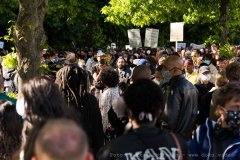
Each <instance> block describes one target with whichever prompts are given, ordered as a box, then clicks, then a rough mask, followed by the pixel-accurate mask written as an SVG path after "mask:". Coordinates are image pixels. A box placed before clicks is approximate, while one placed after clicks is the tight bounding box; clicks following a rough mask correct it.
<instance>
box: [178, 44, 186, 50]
mask: <svg viewBox="0 0 240 160" xmlns="http://www.w3.org/2000/svg"><path fill="white" fill-rule="evenodd" d="M186 45H187V44H186V43H178V44H177V48H178V49H181V48H186Z"/></svg>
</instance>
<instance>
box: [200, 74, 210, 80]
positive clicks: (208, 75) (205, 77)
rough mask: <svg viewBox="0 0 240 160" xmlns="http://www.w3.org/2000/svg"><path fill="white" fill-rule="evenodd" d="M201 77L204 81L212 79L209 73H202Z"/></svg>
mask: <svg viewBox="0 0 240 160" xmlns="http://www.w3.org/2000/svg"><path fill="white" fill-rule="evenodd" d="M200 79H201V80H202V81H210V79H211V75H210V74H207V75H204V74H201V75H200Z"/></svg>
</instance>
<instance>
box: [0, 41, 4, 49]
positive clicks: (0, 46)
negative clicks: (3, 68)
mask: <svg viewBox="0 0 240 160" xmlns="http://www.w3.org/2000/svg"><path fill="white" fill-rule="evenodd" d="M3 47H4V42H2V41H0V49H3Z"/></svg>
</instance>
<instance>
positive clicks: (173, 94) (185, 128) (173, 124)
mask: <svg viewBox="0 0 240 160" xmlns="http://www.w3.org/2000/svg"><path fill="white" fill-rule="evenodd" d="M163 65H164V68H163V70H162V75H163V77H164V78H165V79H167V80H169V82H168V83H166V84H165V85H163V87H162V88H163V92H164V96H165V100H166V102H165V110H164V119H163V120H164V121H165V122H166V123H163V127H166V128H167V129H169V130H171V131H173V132H175V133H179V134H180V135H182V136H183V137H184V138H185V139H189V138H191V132H192V130H193V126H194V122H195V119H196V115H197V94H198V93H197V89H196V88H195V87H194V86H193V84H192V83H191V82H189V81H188V80H186V79H185V77H184V74H183V70H184V67H183V62H182V60H181V58H180V57H178V56H170V57H168V58H167V59H166V60H165V61H164V64H163Z"/></svg>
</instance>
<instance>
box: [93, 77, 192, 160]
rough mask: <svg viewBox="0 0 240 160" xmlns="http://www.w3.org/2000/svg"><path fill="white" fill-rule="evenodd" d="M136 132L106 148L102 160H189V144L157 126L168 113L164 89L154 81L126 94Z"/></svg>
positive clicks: (138, 83) (131, 88) (139, 84)
mask: <svg viewBox="0 0 240 160" xmlns="http://www.w3.org/2000/svg"><path fill="white" fill-rule="evenodd" d="M124 101H125V102H126V106H127V110H128V116H129V121H130V123H131V125H132V129H133V130H132V131H130V132H128V133H127V134H125V135H122V136H120V137H118V138H117V139H116V140H113V141H111V142H110V143H109V144H107V145H106V146H104V147H103V148H102V149H101V150H100V152H99V153H98V156H97V159H98V160H106V159H112V160H113V159H121V160H128V159H186V158H187V156H188V153H187V152H188V149H187V145H186V142H185V141H184V140H183V139H182V138H181V137H180V136H179V135H177V134H173V133H171V134H170V133H168V132H166V131H164V130H162V129H160V128H158V127H155V124H156V121H157V119H158V118H161V115H162V112H163V110H164V99H163V95H162V91H161V89H160V88H159V87H158V85H157V84H155V83H154V82H152V81H151V80H150V79H139V80H137V81H136V82H134V83H133V84H131V85H130V86H129V88H128V89H127V90H126V92H125V94H124Z"/></svg>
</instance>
